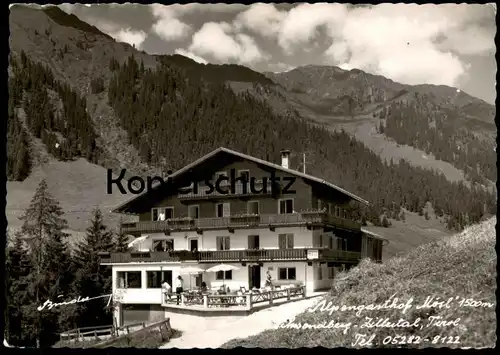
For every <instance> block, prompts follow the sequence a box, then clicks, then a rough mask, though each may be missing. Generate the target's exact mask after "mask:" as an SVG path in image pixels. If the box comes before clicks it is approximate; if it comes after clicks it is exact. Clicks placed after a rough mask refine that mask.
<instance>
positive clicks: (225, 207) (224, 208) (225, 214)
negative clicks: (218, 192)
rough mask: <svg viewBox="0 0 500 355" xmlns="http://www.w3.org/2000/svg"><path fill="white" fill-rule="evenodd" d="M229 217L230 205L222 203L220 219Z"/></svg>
mask: <svg viewBox="0 0 500 355" xmlns="http://www.w3.org/2000/svg"><path fill="white" fill-rule="evenodd" d="M230 215H231V205H230V204H229V203H224V204H223V205H222V217H229V216H230Z"/></svg>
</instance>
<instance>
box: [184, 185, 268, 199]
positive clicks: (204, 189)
mask: <svg viewBox="0 0 500 355" xmlns="http://www.w3.org/2000/svg"><path fill="white" fill-rule="evenodd" d="M251 186H253V191H254V192H252V188H251ZM221 189H222V190H226V191H227V193H220V192H218V191H217V190H216V189H215V184H214V188H213V189H212V191H210V189H209V187H208V186H198V188H197V191H196V192H194V191H190V192H187V191H189V190H187V191H186V192H179V193H178V194H177V196H178V198H179V199H180V200H203V199H209V198H214V197H217V198H221V197H241V196H249V197H250V196H263V195H264V196H265V195H271V194H272V190H271V183H270V182H268V183H267V184H266V187H265V188H264V184H263V183H262V182H258V181H256V182H254V183H253V185H251V184H250V183H247V184H243V183H241V182H236V183H235V186H234V189H233V190H231V185H230V184H225V185H222V186H221ZM191 190H193V189H191Z"/></svg>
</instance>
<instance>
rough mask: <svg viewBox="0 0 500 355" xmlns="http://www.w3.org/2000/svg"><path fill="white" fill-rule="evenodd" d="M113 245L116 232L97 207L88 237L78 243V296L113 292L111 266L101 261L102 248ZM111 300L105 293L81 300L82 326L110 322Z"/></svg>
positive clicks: (76, 253) (88, 230) (108, 247)
mask: <svg viewBox="0 0 500 355" xmlns="http://www.w3.org/2000/svg"><path fill="white" fill-rule="evenodd" d="M113 248H114V244H113V234H112V233H111V231H109V230H108V229H107V227H106V226H105V225H104V222H103V218H102V213H101V210H100V209H99V208H96V209H94V211H93V212H92V220H91V221H90V226H89V227H88V228H87V234H86V237H85V240H84V241H83V242H81V243H79V244H78V246H77V249H76V251H75V257H74V261H75V266H76V275H75V282H74V285H73V291H74V294H75V296H81V297H87V296H88V297H91V298H92V297H99V296H103V295H106V294H110V293H111V270H110V268H109V267H102V266H101V265H100V258H99V252H102V251H112V250H113ZM107 303H108V298H107V297H104V298H99V299H95V300H93V301H90V302H85V303H80V304H78V307H77V308H78V311H77V317H76V319H77V324H78V327H85V326H94V325H102V324H104V323H109V320H108V319H109V318H110V315H109V314H108V309H106V304H107Z"/></svg>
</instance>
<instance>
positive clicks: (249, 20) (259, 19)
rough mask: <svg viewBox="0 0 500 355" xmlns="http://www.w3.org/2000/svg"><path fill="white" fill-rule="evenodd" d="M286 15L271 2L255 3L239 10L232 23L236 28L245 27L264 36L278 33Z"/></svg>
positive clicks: (272, 35)
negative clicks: (244, 9) (243, 9)
mask: <svg viewBox="0 0 500 355" xmlns="http://www.w3.org/2000/svg"><path fill="white" fill-rule="evenodd" d="M285 17H286V12H285V11H278V10H277V9H276V7H274V5H272V4H264V3H257V4H254V5H251V6H250V8H249V9H248V10H246V11H243V12H240V13H239V14H238V15H237V16H236V18H235V20H234V22H233V24H234V26H235V28H236V29H238V30H241V29H243V28H246V29H248V30H250V31H252V32H254V33H257V34H260V35H261V36H264V37H274V36H276V35H277V34H278V32H279V30H280V28H281V23H282V22H283V20H284V19H285Z"/></svg>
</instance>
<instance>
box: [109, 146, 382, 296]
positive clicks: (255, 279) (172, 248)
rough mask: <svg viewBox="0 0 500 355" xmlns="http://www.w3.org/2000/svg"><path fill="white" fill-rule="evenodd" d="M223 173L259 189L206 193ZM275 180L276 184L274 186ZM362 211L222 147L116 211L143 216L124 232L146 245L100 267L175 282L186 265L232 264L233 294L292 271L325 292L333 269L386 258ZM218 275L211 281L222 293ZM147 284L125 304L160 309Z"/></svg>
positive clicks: (295, 175) (312, 183)
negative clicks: (166, 274)
mask: <svg viewBox="0 0 500 355" xmlns="http://www.w3.org/2000/svg"><path fill="white" fill-rule="evenodd" d="M221 174H224V175H225V176H227V177H228V178H230V179H233V178H240V177H241V176H247V177H249V178H250V179H253V186H254V187H255V188H256V191H255V192H252V191H251V189H250V186H249V182H247V185H246V186H244V183H243V182H242V181H241V180H239V181H237V182H236V183H235V184H234V185H233V186H232V191H231V182H228V183H226V185H222V186H221V188H223V189H225V190H226V191H228V193H227V194H224V193H221V192H218V191H216V190H214V189H212V191H211V193H209V194H207V193H206V191H207V189H210V186H207V184H206V181H207V180H208V182H209V184H208V185H210V184H212V185H215V182H216V180H217V177H218V176H219V175H221ZM272 176H274V177H275V178H276V180H278V179H279V180H278V181H279V182H278V183H277V184H275V185H272V184H271V181H270V180H271V177H272ZM266 179H267V183H266V181H265V180H266ZM194 184H196V187H197V189H196V190H194V189H193V187H194ZM265 185H267V188H266V189H265V188H264V186H265ZM188 186H189V187H190V189H191V192H189V193H186V191H183V187H188ZM285 187H287V188H286V189H285ZM285 190H286V191H285ZM359 204H367V202H366V201H364V200H363V199H361V198H359V197H357V196H355V195H353V194H352V193H349V192H347V191H344V190H342V189H341V188H338V187H336V186H334V185H332V184H330V183H327V182H326V181H323V180H321V179H318V178H315V177H313V176H309V175H306V174H303V173H300V172H297V171H294V170H291V169H287V168H283V167H282V166H280V165H277V164H272V163H269V162H265V161H262V160H259V159H256V158H254V157H250V156H246V155H244V154H241V153H238V152H234V151H231V150H228V149H225V148H220V149H218V150H216V151H214V152H212V153H210V154H208V155H207V156H205V157H203V158H201V159H200V160H198V161H196V162H194V163H192V164H190V165H188V166H187V167H185V168H183V169H181V170H179V171H178V172H176V173H174V174H173V175H172V176H171V183H170V184H162V185H159V186H158V187H156V188H154V189H153V191H149V192H145V193H142V194H140V195H137V196H136V197H135V198H133V199H131V200H129V201H127V202H126V203H124V204H122V205H120V206H118V207H117V208H116V209H115V210H114V212H117V213H128V214H135V215H138V216H139V221H138V222H136V223H126V224H123V225H122V232H123V233H126V234H131V235H134V236H135V237H139V236H142V237H143V238H147V239H148V240H146V241H145V242H141V243H142V244H141V246H139V247H137V248H136V250H135V251H132V252H129V253H111V254H103V255H102V256H101V262H102V263H103V264H108V265H113V270H114V271H113V275H114V277H116V275H115V274H116V270H118V269H116V270H115V266H116V267H117V268H119V269H120V270H123V271H126V270H128V269H131V268H132V267H133V269H134V270H137V271H141V272H142V273H143V274H144V275H143V276H142V277H143V278H144V280H146V276H145V275H146V271H145V270H146V269H145V268H149V269H151V268H152V269H156V268H160V269H161V270H170V272H171V275H173V276H172V277H173V278H175V277H176V276H177V275H178V274H180V272H181V265H182V264H183V263H185V262H188V263H193V262H194V263H196V264H199V265H204V264H205V265H207V266H209V264H217V263H232V264H234V265H239V267H242V268H244V269H245V270H246V269H248V270H247V271H245V270H242V271H241V272H235V273H234V275H238V276H235V277H236V278H233V279H232V280H225V281H224V282H226V283H229V284H231V286H232V287H236V288H239V287H247V288H248V287H250V288H251V287H255V285H263V282H264V281H265V279H266V277H267V276H266V273H268V274H269V273H271V274H272V275H273V276H274V278H275V279H276V280H277V281H279V280H278V279H279V278H280V277H281V276H280V275H281V274H283V275H288V271H286V272H284V271H279V270H285V269H286V270H289V269H293V270H294V271H293V272H292V271H290V275H294V276H293V277H295V278H297V279H296V280H293V281H294V282H299V283H301V284H302V285H304V287H305V289H306V292H311V291H315V290H317V289H321V288H327V287H329V285H330V284H331V279H332V278H333V276H334V274H335V272H336V271H334V269H335V270H340V269H343V268H345V267H351V266H353V265H355V264H357V263H358V262H359V260H360V259H361V258H363V257H370V258H372V259H374V260H377V261H380V260H381V251H382V243H381V239H380V238H377V237H375V236H373V235H371V236H367V235H366V233H364V232H363V231H362V230H361V225H360V223H359V222H358V221H355V220H353V218H352V215H353V214H352V211H353V210H354V209H356V208H357V206H358V205H359ZM221 240H224V241H225V242H224V243H222V244H221V242H220V241H221ZM157 245H164V246H165V249H164V250H163V249H162V250H159V249H157ZM155 248H156V249H155ZM235 263H236V264H235ZM127 265H129V266H127ZM273 265H276V268H275V267H274V266H273ZM280 265H281V266H280ZM127 268H128V269H127ZM266 268H267V269H266ZM149 269H148V270H149ZM280 272H281V274H280ZM214 277H215V276H210V275H207V278H206V279H205V280H206V281H208V282H209V283H210V284H211V286H212V287H219V284H220V283H221V281H220V280H219V279H216V278H214ZM301 278H303V279H301ZM288 281H289V280H288ZM279 282H282V283H283V282H285V283H286V282H287V280H281V281H279ZM113 284H114V285H115V284H116V283H115V282H113ZM144 284H145V281H144V282H143V286H141V287H142V288H143V291H141V290H140V289H139V290H138V289H133V290H130V292H128V294H127V293H126V295H128V296H127V297H128V298H126V299H128V301H127V302H128V303H131V304H132V303H137V302H145V303H158V302H160V303H161V300H156V298H157V294H156V293H155V292H153V291H150V290H148V289H147V288H144V287H145V286H144ZM114 287H115V286H114ZM140 291H141V292H140ZM148 292H149V293H148ZM160 294H161V293H158V295H160ZM145 295H149V296H147V297H146V296H145ZM127 302H126V303H127Z"/></svg>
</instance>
